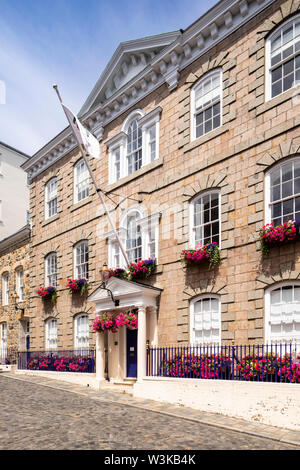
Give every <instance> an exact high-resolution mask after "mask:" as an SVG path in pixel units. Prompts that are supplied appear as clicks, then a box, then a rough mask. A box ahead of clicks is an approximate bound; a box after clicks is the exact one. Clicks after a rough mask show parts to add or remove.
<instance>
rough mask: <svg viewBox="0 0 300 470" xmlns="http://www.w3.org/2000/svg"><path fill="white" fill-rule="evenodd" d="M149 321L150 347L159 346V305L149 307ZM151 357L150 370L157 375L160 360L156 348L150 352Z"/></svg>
mask: <svg viewBox="0 0 300 470" xmlns="http://www.w3.org/2000/svg"><path fill="white" fill-rule="evenodd" d="M148 310H149V314H148V321H149V342H150V348H157V346H158V328H157V323H158V320H157V307H149V308H148ZM149 359H150V360H151V364H149V366H150V367H149V372H150V374H151V375H157V368H158V360H157V350H156V349H154V350H152V351H151V352H150V356H149Z"/></svg>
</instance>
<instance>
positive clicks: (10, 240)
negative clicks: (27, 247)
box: [0, 224, 31, 253]
mask: <svg viewBox="0 0 300 470" xmlns="http://www.w3.org/2000/svg"><path fill="white" fill-rule="evenodd" d="M30 233H31V229H30V225H29V224H27V225H25V226H24V227H22V228H20V229H19V230H18V231H17V232H15V233H12V234H11V235H9V236H8V237H6V238H3V240H0V253H2V252H3V251H5V250H7V249H8V248H9V247H10V246H13V245H15V244H16V243H20V242H22V241H24V240H27V239H28V240H29V238H30Z"/></svg>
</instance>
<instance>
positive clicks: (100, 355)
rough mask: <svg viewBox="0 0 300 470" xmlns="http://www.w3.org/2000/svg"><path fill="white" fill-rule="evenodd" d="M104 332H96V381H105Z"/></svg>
mask: <svg viewBox="0 0 300 470" xmlns="http://www.w3.org/2000/svg"><path fill="white" fill-rule="evenodd" d="M104 371H105V350H104V332H103V331H102V332H100V331H97V332H96V379H97V380H99V381H101V380H105V376H104Z"/></svg>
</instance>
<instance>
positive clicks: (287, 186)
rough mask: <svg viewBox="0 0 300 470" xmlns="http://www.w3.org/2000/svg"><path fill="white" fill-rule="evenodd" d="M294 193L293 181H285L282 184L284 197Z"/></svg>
mask: <svg viewBox="0 0 300 470" xmlns="http://www.w3.org/2000/svg"><path fill="white" fill-rule="evenodd" d="M292 194H293V182H292V181H288V182H287V183H283V185H282V197H283V198H285V197H288V196H291V195H292Z"/></svg>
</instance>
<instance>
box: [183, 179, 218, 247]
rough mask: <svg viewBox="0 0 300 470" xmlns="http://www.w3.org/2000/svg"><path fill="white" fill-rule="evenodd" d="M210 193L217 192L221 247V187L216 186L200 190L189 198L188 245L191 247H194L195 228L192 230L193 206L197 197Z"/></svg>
mask: <svg viewBox="0 0 300 470" xmlns="http://www.w3.org/2000/svg"><path fill="white" fill-rule="evenodd" d="M211 193H217V194H218V196H219V208H218V209H219V245H218V246H219V249H221V245H222V220H221V219H222V214H221V203H222V201H221V189H218V188H212V189H207V190H205V191H202V192H200V193H199V194H197V195H196V196H194V197H193V199H191V201H190V204H189V227H190V229H189V246H190V248H191V249H195V246H196V244H195V230H194V207H195V203H196V202H197V201H198V199H200V198H202V197H204V196H207V195H208V194H211Z"/></svg>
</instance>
